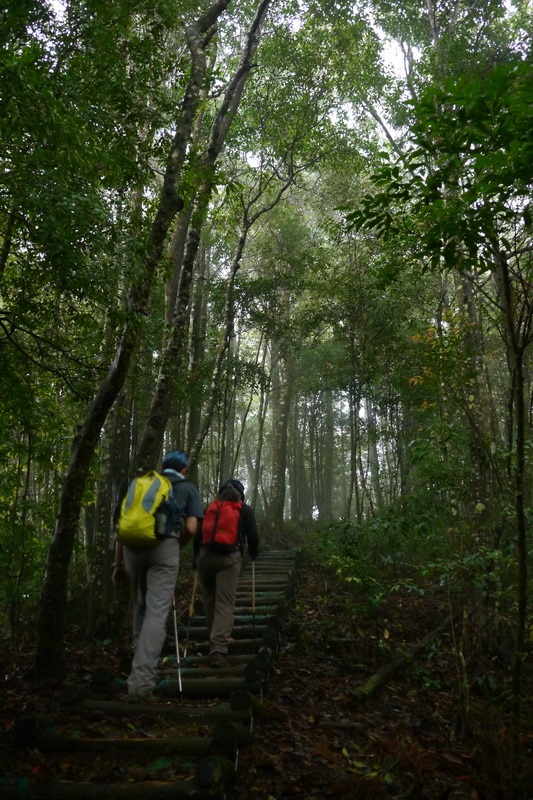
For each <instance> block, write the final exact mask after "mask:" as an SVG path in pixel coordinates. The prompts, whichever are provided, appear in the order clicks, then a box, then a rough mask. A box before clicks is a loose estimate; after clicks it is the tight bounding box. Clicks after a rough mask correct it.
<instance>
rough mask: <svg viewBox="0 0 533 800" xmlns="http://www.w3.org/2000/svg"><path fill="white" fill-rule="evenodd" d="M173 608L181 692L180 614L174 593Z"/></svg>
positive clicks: (181, 688) (181, 690)
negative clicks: (177, 610)
mask: <svg viewBox="0 0 533 800" xmlns="http://www.w3.org/2000/svg"><path fill="white" fill-rule="evenodd" d="M172 609H173V611H174V638H175V639H176V661H177V662H178V683H179V687H180V693H181V692H183V687H182V685H181V661H180V646H179V641H178V615H177V612H176V595H175V594H173V595H172Z"/></svg>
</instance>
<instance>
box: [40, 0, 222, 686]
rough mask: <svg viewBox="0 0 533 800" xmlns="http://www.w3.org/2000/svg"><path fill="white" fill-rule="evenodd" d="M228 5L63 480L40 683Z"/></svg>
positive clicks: (200, 68)
mask: <svg viewBox="0 0 533 800" xmlns="http://www.w3.org/2000/svg"><path fill="white" fill-rule="evenodd" d="M228 3H229V0H220V2H217V3H214V4H213V5H212V6H211V8H210V9H209V10H208V11H207V12H206V14H204V15H202V16H201V17H200V18H199V19H198V20H197V21H196V23H195V24H194V25H192V26H191V27H190V28H189V29H188V30H187V39H188V43H189V47H190V51H191V62H192V68H191V75H190V78H189V84H188V87H187V91H186V93H185V96H184V99H183V102H182V106H181V112H180V121H179V123H178V126H177V129H176V133H175V136H174V139H173V141H172V145H171V148H170V152H169V155H168V159H167V166H166V172H165V177H164V181H163V187H162V190H161V194H160V199H159V205H158V208H157V211H156V214H155V218H154V221H153V223H152V226H151V230H150V234H149V240H148V247H147V255H146V257H145V259H144V262H143V265H142V269H141V271H140V280H139V281H138V283H137V284H136V286H135V287H134V289H133V290H132V292H131V294H130V297H129V300H128V313H127V319H126V324H125V326H124V331H123V334H122V337H121V339H120V342H119V343H118V345H117V349H116V353H115V358H114V360H113V363H112V364H111V365H110V366H109V369H108V371H107V374H106V376H105V378H104V379H103V380H102V382H101V383H100V386H99V388H98V390H97V392H96V394H95V397H94V399H93V402H92V404H91V407H90V409H89V411H88V413H87V416H86V418H85V421H84V423H83V425H82V426H81V428H80V430H79V431H78V433H77V435H76V437H75V438H74V441H73V445H72V453H71V457H70V461H69V464H68V467H67V470H66V473H65V476H64V480H63V487H62V491H61V498H60V504H59V511H58V515H57V520H56V526H55V531H54V536H53V539H52V543H51V545H50V549H49V552H48V559H47V564H46V574H45V579H44V585H43V591H42V595H41V602H40V607H39V614H38V621H37V630H38V633H37V652H36V661H35V669H36V674H37V676H38V677H39V678H41V679H47V678H49V679H57V678H58V677H60V674H61V661H62V656H63V634H64V626H65V606H66V596H67V579H68V567H69V564H70V559H71V556H72V550H73V547H74V539H75V536H76V532H77V529H78V523H79V518H80V509H81V502H82V497H83V492H84V489H85V483H86V480H87V475H88V473H89V469H90V466H91V461H92V459H93V457H94V453H95V451H96V447H97V444H98V441H99V438H100V434H101V431H102V428H103V425H104V423H105V421H106V419H107V415H108V414H109V411H110V410H111V407H112V405H113V403H114V402H115V400H116V398H117V396H118V394H119V392H120V390H121V388H122V386H123V385H124V382H125V380H126V377H127V375H128V371H129V368H130V363H131V359H132V357H133V353H134V351H135V348H136V346H137V343H138V340H139V324H138V320H139V319H141V318H142V317H144V316H145V315H146V312H147V309H148V301H149V298H150V293H151V288H152V282H153V278H154V273H155V269H156V266H157V264H158V263H159V261H160V258H161V255H162V252H163V247H164V243H165V239H166V236H167V232H168V229H169V226H170V224H171V222H172V221H173V219H174V217H175V216H176V214H177V213H178V212H179V211H180V209H181V208H182V207H183V200H182V199H181V197H180V196H179V194H178V192H177V188H176V187H177V185H178V179H179V176H180V173H181V169H182V166H183V163H184V160H185V155H186V150H187V144H188V142H189V140H190V135H191V130H192V126H193V123H194V118H195V114H196V108H197V104H198V98H199V96H200V90H201V87H202V85H203V81H204V76H205V55H204V48H205V47H206V46H207V44H208V42H209V39H210V38H211V36H212V35H213V33H214V29H213V25H214V24H215V22H216V20H217V18H218V16H220V14H221V13H222V12H223V11H224V10H225V8H226V6H227V5H228Z"/></svg>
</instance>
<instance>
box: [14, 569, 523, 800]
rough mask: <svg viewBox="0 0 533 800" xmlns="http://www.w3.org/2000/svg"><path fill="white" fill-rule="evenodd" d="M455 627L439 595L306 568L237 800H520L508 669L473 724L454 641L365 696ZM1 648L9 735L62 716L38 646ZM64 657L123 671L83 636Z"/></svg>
mask: <svg viewBox="0 0 533 800" xmlns="http://www.w3.org/2000/svg"><path fill="white" fill-rule="evenodd" d="M447 613H448V609H447V603H446V598H445V596H443V595H442V594H441V592H439V591H438V590H436V591H434V592H433V593H432V592H431V591H429V592H428V591H426V592H425V593H424V594H420V593H418V592H414V591H405V590H399V591H397V592H394V593H391V594H388V595H386V596H383V597H379V598H376V600H375V602H372V600H371V598H368V597H364V596H363V595H362V594H355V595H354V590H353V589H350V588H349V586H348V585H346V584H343V583H341V582H340V581H339V580H338V579H336V578H335V577H334V576H330V577H329V578H325V577H324V572H323V570H320V571H319V570H318V569H313V568H310V567H305V568H304V570H303V575H302V580H301V582H300V584H299V587H298V590H297V596H296V600H295V604H294V607H293V609H292V611H291V613H290V618H289V621H288V623H287V625H286V626H285V627H284V629H283V631H282V637H281V647H280V651H279V654H278V656H277V658H276V662H275V670H274V673H273V675H272V676H271V678H270V679H269V683H268V689H267V691H266V693H265V696H264V697H263V702H262V707H261V710H260V711H259V712H258V714H257V716H256V719H255V725H254V732H255V740H254V743H253V744H252V745H249V746H248V747H244V748H242V749H241V752H240V756H239V766H238V779H237V784H236V786H235V787H234V789H232V790H231V793H230V795H229V798H228V800H288V799H289V798H300V799H301V800H330V798H342V799H343V800H379V798H397V799H399V798H404V799H405V800H444V798H450V800H459V799H461V800H463V799H466V798H469V800H507V798H511V792H510V788H509V785H510V767H509V765H510V760H509V755H508V741H509V714H508V708H507V703H506V701H505V696H506V695H505V692H504V691H503V690H502V689H501V686H503V685H504V684H505V681H506V680H507V679H506V677H505V674H504V672H503V670H504V669H505V668H508V665H502V666H500V665H499V664H497V663H496V662H494V670H493V672H492V673H491V675H490V676H485V677H486V678H487V680H486V681H484V680H481V678H483V677H484V676H482V675H480V676H479V678H480V679H477V680H476V681H474V682H473V686H472V689H471V691H470V693H469V713H468V715H465V713H464V702H463V703H462V702H461V697H463V700H464V693H462V692H461V691H460V680H459V677H458V675H459V672H458V667H457V662H456V658H455V657H454V648H453V647H452V639H453V635H452V631H451V628H450V627H447V628H445V630H444V631H443V632H441V633H440V634H439V635H438V636H437V637H436V638H435V639H434V640H433V641H432V642H430V643H429V644H428V645H427V647H425V648H424V649H423V650H422V651H421V652H420V653H419V654H418V655H417V656H415V657H414V658H413V659H412V660H410V661H409V662H408V663H407V664H406V665H405V666H404V667H403V669H401V670H399V671H398V672H396V674H394V675H393V676H392V677H391V678H390V679H389V680H388V681H387V683H386V684H385V685H383V686H381V687H380V688H378V689H377V690H376V691H375V692H373V693H372V694H370V695H369V696H367V697H365V698H364V699H363V700H361V699H358V698H357V697H356V696H355V695H354V690H355V689H357V687H359V686H361V685H362V684H364V683H365V681H367V679H368V678H369V677H370V676H371V675H373V674H374V673H376V672H377V670H379V669H380V668H382V667H384V666H385V665H387V664H389V663H391V662H393V661H394V659H395V658H396V656H397V655H398V653H401V652H403V653H405V652H406V651H408V650H409V649H410V648H411V647H412V646H413V645H415V644H416V643H417V642H419V641H421V640H422V639H424V637H426V635H427V634H428V633H430V632H431V631H434V630H435V629H437V627H438V626H439V625H440V624H441V623H442V621H443V620H444V619H445V618H446V615H447ZM3 645H4V647H3V650H4V652H3V653H2V655H1V656H0V666H1V667H2V678H3V688H4V691H3V702H2V708H1V709H0V722H1V723H3V726H2V727H3V730H4V735H6V734H7V735H9V730H10V728H11V727H12V725H13V721H14V719H15V718H16V717H18V716H19V715H20V714H21V713H23V712H25V711H36V710H38V711H46V710H47V709H50V708H57V693H56V694H55V695H54V696H52V695H49V694H46V693H43V690H42V689H39V687H37V686H36V685H34V684H33V683H32V681H31V679H30V677H29V676H30V674H31V664H32V663H33V650H34V647H33V644H32V643H31V642H29V641H26V642H25V643H22V644H19V645H17V646H16V647H15V646H14V645H12V646H11V648H10V649H8V647H7V646H6V643H3ZM66 656H67V660H68V663H70V665H71V669H72V675H70V676H69V678H74V679H76V678H78V679H79V678H80V676H81V675H85V676H87V675H90V674H91V673H92V672H95V671H96V670H98V669H99V668H102V667H103V666H105V667H107V668H109V667H110V666H112V667H113V664H114V665H115V669H116V670H117V672H119V670H120V667H119V663H120V656H121V649H120V648H119V647H118V646H117V647H116V648H114V646H112V645H110V644H109V643H107V642H106V643H105V646H103V644H102V643H99V642H95V641H93V642H87V641H86V640H83V639H82V638H81V637H80V636H77V635H76V633H75V632H73V633H72V634H71V635H69V641H68V645H67V653H66ZM526 676H527V677H526V680H527V682H528V684H529V685H527V686H526V691H525V697H526V701H525V703H524V705H525V706H526V707H525V708H524V718H525V719H529V721H530V722H531V720H532V719H533V707H532V705H531V698H532V695H533V692H531V689H532V688H533V681H532V680H531V672H529V673H527V672H526ZM489 677H490V680H489ZM496 687H498V688H496ZM96 724H98V723H96ZM77 725H78V729H79V726H80V722H79V720H78V721H77ZM525 727H526V726H525V725H524V729H523V731H522V755H523V761H524V770H525V776H524V779H523V781H522V786H523V787H527V786H529V787H533V728H531V727H530V728H529V730H525ZM94 728H95V720H94V719H91V718H88V720H87V731H83V729H82V730H79V734H80V735H91V732H90V731H91V730H92V731H93V733H94ZM89 729H90V730H89ZM46 758H47V757H46V755H43V754H42V753H41V754H39V753H37V752H33V753H26V754H25V755H24V764H25V767H26V769H29V770H30V772H39V771H42V770H45V771H46ZM6 759H7V760H8V761H9V762H10V764H11V762H12V759H13V754H12V753H11V754H9V752H8V751H6V752H5V754H4V757H3V758H2V759H0V777H1V776H2V774H3V768H4V767H5V766H6V764H5V760H6ZM60 768H61V769H62V770H63V772H64V773H65V774H66V775H67V776H68V777H69V778H70V779H71V780H72V779H74V780H75V779H76V774H78V778H77V779H78V780H88V779H89V780H90V777H89V778H88V777H87V776H84V775H81V774H80V773H79V772H78V773H74V774H73V773H72V769H69V764H68V757H66V758H64V759H63V761H62V762H61V767H60ZM57 777H62V776H61V775H60V776H57ZM123 777H124V776H123ZM132 779H135V778H134V777H133V776H132ZM521 797H523V799H524V800H531V799H532V798H533V788H532V789H531V791H530V792H529V793H528V790H527V789H526V788H524V789H523V791H522V794H521Z"/></svg>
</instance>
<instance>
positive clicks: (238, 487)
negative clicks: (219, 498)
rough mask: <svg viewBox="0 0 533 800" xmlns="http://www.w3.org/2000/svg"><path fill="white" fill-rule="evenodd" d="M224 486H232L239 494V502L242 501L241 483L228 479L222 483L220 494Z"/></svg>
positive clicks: (242, 489)
mask: <svg viewBox="0 0 533 800" xmlns="http://www.w3.org/2000/svg"><path fill="white" fill-rule="evenodd" d="M225 486H233V488H234V489H236V490H237V491H238V493H239V494H240V496H241V500H244V484H243V483H241V481H240V480H238V479H237V478H228V480H227V481H224V483H223V484H221V486H220V489H219V491H220V492H221V491H222V489H224V487H225Z"/></svg>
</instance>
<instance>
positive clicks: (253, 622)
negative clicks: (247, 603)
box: [252, 561, 255, 653]
mask: <svg viewBox="0 0 533 800" xmlns="http://www.w3.org/2000/svg"><path fill="white" fill-rule="evenodd" d="M252 636H253V640H254V653H255V561H252Z"/></svg>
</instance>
